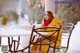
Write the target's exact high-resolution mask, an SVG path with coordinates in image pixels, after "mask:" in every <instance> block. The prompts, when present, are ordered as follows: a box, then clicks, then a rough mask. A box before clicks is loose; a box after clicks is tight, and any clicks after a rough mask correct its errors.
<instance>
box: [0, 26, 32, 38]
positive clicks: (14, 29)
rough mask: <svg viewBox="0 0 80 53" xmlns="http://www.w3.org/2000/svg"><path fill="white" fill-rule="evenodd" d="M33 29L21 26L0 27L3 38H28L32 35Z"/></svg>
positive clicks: (0, 34)
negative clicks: (27, 36)
mask: <svg viewBox="0 0 80 53" xmlns="http://www.w3.org/2000/svg"><path fill="white" fill-rule="evenodd" d="M31 31H32V30H31V28H30V27H29V28H28V27H19V26H5V27H0V36H1V37H12V36H26V35H30V34H31Z"/></svg>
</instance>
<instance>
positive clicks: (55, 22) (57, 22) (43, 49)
mask: <svg viewBox="0 0 80 53" xmlns="http://www.w3.org/2000/svg"><path fill="white" fill-rule="evenodd" d="M60 25H62V21H61V20H60V19H59V18H54V19H53V20H52V21H51V23H50V24H49V25H48V26H56V27H59V26H60ZM42 26H44V20H43V21H42ZM48 34H50V33H48ZM61 37H62V30H61V31H60V33H59V37H58V41H57V45H56V46H57V47H59V46H60V45H61ZM51 38H52V39H53V38H54V39H55V35H54V34H53V35H52V37H51ZM54 39H53V41H54ZM44 42H45V43H46V42H47V40H46V41H44ZM51 46H54V44H51ZM37 49H39V46H37V45H33V46H32V49H31V50H32V51H34V50H37ZM47 50H48V45H43V46H41V52H42V53H47Z"/></svg>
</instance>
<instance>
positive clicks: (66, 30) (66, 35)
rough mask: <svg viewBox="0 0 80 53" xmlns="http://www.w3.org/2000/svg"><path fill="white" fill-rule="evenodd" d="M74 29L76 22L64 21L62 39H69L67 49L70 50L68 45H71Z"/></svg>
mask: <svg viewBox="0 0 80 53" xmlns="http://www.w3.org/2000/svg"><path fill="white" fill-rule="evenodd" d="M73 29H74V24H73V23H64V24H63V27H62V39H63V40H64V39H67V47H66V48H67V50H68V47H69V42H70V37H71V34H72V31H73ZM64 48H65V47H64ZM67 50H66V51H67Z"/></svg>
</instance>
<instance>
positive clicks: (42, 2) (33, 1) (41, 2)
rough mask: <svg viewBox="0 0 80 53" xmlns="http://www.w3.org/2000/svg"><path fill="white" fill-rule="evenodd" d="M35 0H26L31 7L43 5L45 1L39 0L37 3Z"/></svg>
mask: <svg viewBox="0 0 80 53" xmlns="http://www.w3.org/2000/svg"><path fill="white" fill-rule="evenodd" d="M35 1H36V0H28V5H29V6H31V7H33V9H35V8H36V7H38V8H40V7H44V5H45V3H44V1H45V0H39V4H38V3H35Z"/></svg>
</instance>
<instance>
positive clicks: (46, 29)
mask: <svg viewBox="0 0 80 53" xmlns="http://www.w3.org/2000/svg"><path fill="white" fill-rule="evenodd" d="M60 29H61V26H60V27H52V26H51V27H40V28H35V26H33V29H32V33H31V37H30V41H29V50H28V53H30V52H31V51H30V49H31V46H32V45H39V46H40V48H39V50H41V46H42V45H48V46H49V48H48V51H49V49H50V45H51V44H53V43H54V52H55V48H56V43H57V40H58V35H59V32H60ZM49 32H51V34H49V35H48V33H49ZM46 33H47V34H46ZM55 33H57V34H56V38H55V39H56V40H54V41H53V39H51V37H52V35H53V34H55ZM35 34H37V36H39V37H42V39H41V38H38V39H37V40H38V41H34V40H35ZM44 40H49V41H48V42H47V43H45V44H43V43H41V42H42V41H44ZM48 51H47V53H48Z"/></svg>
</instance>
